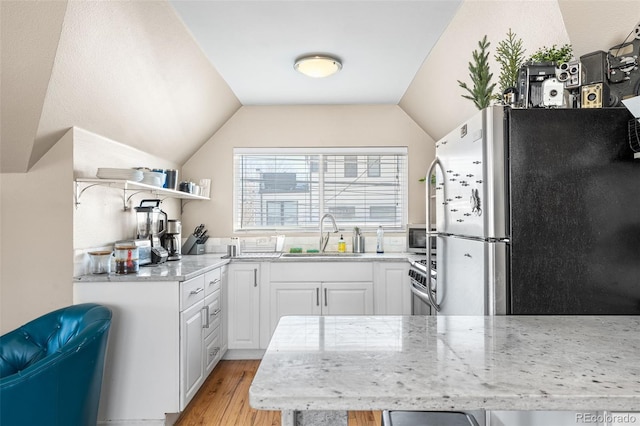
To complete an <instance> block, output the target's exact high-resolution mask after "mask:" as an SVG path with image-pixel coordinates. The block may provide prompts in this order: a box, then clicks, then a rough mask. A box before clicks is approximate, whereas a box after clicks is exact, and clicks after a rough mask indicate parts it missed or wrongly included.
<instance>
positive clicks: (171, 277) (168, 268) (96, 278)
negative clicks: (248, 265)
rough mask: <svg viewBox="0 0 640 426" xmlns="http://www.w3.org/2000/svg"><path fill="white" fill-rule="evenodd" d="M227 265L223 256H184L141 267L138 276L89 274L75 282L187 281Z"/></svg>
mask: <svg viewBox="0 0 640 426" xmlns="http://www.w3.org/2000/svg"><path fill="white" fill-rule="evenodd" d="M227 263H229V259H223V258H222V254H215V253H211V254H200V255H183V256H182V259H181V260H174V261H167V262H164V263H161V264H159V265H143V266H140V268H139V271H138V273H136V274H124V275H118V274H115V273H111V274H97V275H92V274H87V275H80V276H78V277H74V281H75V282H105V281H186V280H189V279H191V278H194V277H196V276H198V275H201V274H204V273H205V272H207V271H210V270H212V269H215V268H218V267H220V266H222V265H225V264H227Z"/></svg>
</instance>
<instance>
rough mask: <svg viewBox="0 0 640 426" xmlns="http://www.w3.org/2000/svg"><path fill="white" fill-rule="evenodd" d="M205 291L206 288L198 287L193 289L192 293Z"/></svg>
mask: <svg viewBox="0 0 640 426" xmlns="http://www.w3.org/2000/svg"><path fill="white" fill-rule="evenodd" d="M203 291H204V288H200V287H198V288H197V289H196V290H191V294H198V293H202V292H203Z"/></svg>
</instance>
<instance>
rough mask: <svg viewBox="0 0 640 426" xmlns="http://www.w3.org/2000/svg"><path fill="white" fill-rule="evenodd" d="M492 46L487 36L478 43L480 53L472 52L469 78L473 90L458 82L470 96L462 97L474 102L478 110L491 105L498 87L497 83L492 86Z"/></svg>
mask: <svg viewBox="0 0 640 426" xmlns="http://www.w3.org/2000/svg"><path fill="white" fill-rule="evenodd" d="M490 45H491V43H489V42H488V41H487V36H486V34H485V36H484V37H483V38H482V40H480V41H479V42H478V47H479V48H480V51H478V50H474V51H473V52H472V56H473V63H472V62H469V77H471V82H472V83H473V88H470V87H469V86H467V84H466V83H464V82H462V81H460V80H458V84H459V85H460V87H462V88H463V89H464V90H466V91H467V92H469V94H468V95H462V97H463V98H465V99H470V100H472V101H473V103H474V104H475V105H476V107H477V108H478V109H483V108H486V107H488V106H489V105H490V103H491V97H492V94H493V89H494V88H495V87H496V84H495V83H493V84H491V78H492V77H493V74H492V73H491V72H490V71H489V62H488V59H489V52H488V50H487V49H488V48H489V46H490Z"/></svg>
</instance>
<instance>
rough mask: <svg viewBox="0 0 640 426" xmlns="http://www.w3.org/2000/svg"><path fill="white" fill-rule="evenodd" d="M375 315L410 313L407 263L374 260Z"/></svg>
mask: <svg viewBox="0 0 640 426" xmlns="http://www.w3.org/2000/svg"><path fill="white" fill-rule="evenodd" d="M373 270H374V277H375V278H374V294H375V302H376V303H375V308H374V311H375V314H376V315H411V287H410V283H409V263H408V262H405V261H402V262H388V261H387V262H374V264H373Z"/></svg>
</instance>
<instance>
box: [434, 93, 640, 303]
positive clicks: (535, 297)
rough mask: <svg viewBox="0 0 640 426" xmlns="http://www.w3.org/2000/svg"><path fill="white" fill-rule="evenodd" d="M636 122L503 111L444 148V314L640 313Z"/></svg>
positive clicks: (439, 192)
mask: <svg viewBox="0 0 640 426" xmlns="http://www.w3.org/2000/svg"><path fill="white" fill-rule="evenodd" d="M632 119H633V117H632V115H631V114H630V113H629V112H628V111H627V110H626V109H625V108H604V109H511V108H508V107H499V106H494V107H490V108H487V109H485V110H482V111H480V112H479V113H478V114H477V115H476V116H474V117H472V118H471V119H470V120H468V121H467V122H465V123H463V124H462V125H461V126H459V127H457V128H456V129H454V130H453V131H452V132H451V133H450V134H449V135H447V136H446V137H445V138H442V139H441V140H439V141H438V142H437V143H436V159H435V161H434V163H433V164H432V168H431V170H432V172H433V173H435V174H436V185H435V188H434V189H435V190H434V191H433V193H434V196H433V197H431V196H428V197H427V199H428V203H431V202H435V203H436V206H435V209H434V210H435V214H436V218H435V223H436V229H437V231H436V235H437V242H438V245H437V247H438V251H437V280H436V285H435V288H434V290H433V291H434V293H435V300H436V302H437V304H438V308H439V309H440V311H439V314H444V315H494V314H497V315H501V314H510V315H564V314H571V315H603V314H639V313H640V160H634V159H633V152H632V151H631V148H630V146H629V140H628V138H629V135H628V128H629V120H632ZM432 172H430V173H429V175H431V173H432ZM428 195H431V191H428ZM430 210H431V209H429V210H427V211H430ZM427 219H428V221H427V223H432V222H431V221H433V218H431V217H428V218H427Z"/></svg>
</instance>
